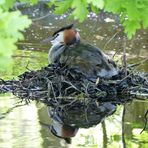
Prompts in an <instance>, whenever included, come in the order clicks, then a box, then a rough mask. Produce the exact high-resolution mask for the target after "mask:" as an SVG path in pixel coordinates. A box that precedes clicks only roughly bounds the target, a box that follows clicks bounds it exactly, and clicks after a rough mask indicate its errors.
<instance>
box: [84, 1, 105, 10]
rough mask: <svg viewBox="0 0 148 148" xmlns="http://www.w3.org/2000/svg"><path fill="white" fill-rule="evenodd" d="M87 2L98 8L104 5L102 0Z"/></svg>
mask: <svg viewBox="0 0 148 148" xmlns="http://www.w3.org/2000/svg"><path fill="white" fill-rule="evenodd" d="M87 2H88V3H90V4H92V5H93V6H94V7H97V8H99V9H103V7H104V0H87Z"/></svg>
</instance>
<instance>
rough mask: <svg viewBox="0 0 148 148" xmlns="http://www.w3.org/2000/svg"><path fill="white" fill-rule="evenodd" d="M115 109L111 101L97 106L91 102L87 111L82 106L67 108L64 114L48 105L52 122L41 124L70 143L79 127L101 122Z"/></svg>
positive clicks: (87, 126)
mask: <svg viewBox="0 0 148 148" xmlns="http://www.w3.org/2000/svg"><path fill="white" fill-rule="evenodd" d="M115 111H116V105H115V104H113V103H111V102H104V103H101V104H100V105H99V106H98V105H96V104H91V105H90V106H88V111H87V112H86V110H85V109H84V108H83V107H82V108H81V107H80V108H79V110H78V109H74V108H69V109H68V110H66V114H65V113H63V112H61V111H60V110H59V111H58V110H57V109H56V110H55V108H52V107H48V115H49V117H50V118H51V119H52V123H51V124H50V125H49V124H46V123H43V122H40V123H41V125H43V126H46V127H48V128H49V130H50V132H51V133H52V134H53V135H55V136H56V137H58V138H62V139H64V140H65V142H66V143H67V144H70V143H71V138H72V137H74V136H76V134H77V132H78V130H79V128H89V127H92V126H94V125H97V124H99V123H100V122H102V121H103V120H104V119H105V118H106V117H107V116H109V115H112V114H113V113H114V112H115ZM86 116H87V117H86Z"/></svg>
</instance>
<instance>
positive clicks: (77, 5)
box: [72, 0, 89, 22]
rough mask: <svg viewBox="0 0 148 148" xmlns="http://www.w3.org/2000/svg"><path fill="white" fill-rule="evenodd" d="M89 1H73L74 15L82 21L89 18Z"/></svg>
mask: <svg viewBox="0 0 148 148" xmlns="http://www.w3.org/2000/svg"><path fill="white" fill-rule="evenodd" d="M87 7H88V3H87V1H85V0H74V1H73V3H72V8H73V9H74V11H73V13H72V15H73V16H74V17H75V18H76V19H78V20H79V21H80V22H83V21H84V20H85V19H86V18H87V14H88V13H89V11H88V9H87Z"/></svg>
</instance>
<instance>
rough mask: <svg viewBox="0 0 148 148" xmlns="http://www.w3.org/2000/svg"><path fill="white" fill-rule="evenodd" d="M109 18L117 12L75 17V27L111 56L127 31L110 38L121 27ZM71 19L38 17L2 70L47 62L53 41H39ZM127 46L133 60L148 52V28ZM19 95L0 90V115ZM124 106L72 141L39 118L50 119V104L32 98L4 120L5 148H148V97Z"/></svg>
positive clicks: (1, 142)
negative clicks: (147, 121)
mask: <svg viewBox="0 0 148 148" xmlns="http://www.w3.org/2000/svg"><path fill="white" fill-rule="evenodd" d="M105 18H112V16H110V15H107V16H106V15H100V16H99V18H96V17H95V16H94V17H91V18H89V19H88V20H87V21H86V22H85V23H83V24H79V23H76V28H77V29H79V30H80V34H81V37H82V38H83V41H84V42H89V43H91V44H93V45H95V46H98V47H100V48H101V49H104V50H105V51H106V53H108V54H109V55H110V56H111V55H113V54H114V53H115V51H116V50H119V49H122V48H123V44H122V43H123V42H122V41H123V40H122V36H123V33H122V31H119V33H118V34H117V35H116V36H115V38H113V39H112V40H111V41H110V42H109V40H110V39H111V38H112V37H113V35H114V34H115V33H116V32H117V30H119V29H120V28H119V27H118V25H117V24H116V23H115V22H108V23H106V22H105V21H104V19H105ZM70 22H71V21H69V20H67V18H65V17H64V16H63V18H58V17H55V16H53V15H49V16H48V17H46V18H44V19H42V20H39V21H34V22H33V24H32V26H31V27H30V28H29V29H28V30H27V31H26V33H25V38H26V40H25V41H24V42H19V43H18V46H19V49H20V50H17V51H16V52H15V53H14V55H13V65H12V68H11V69H10V71H9V72H3V73H0V77H1V78H3V79H12V78H15V79H17V76H18V75H20V74H22V73H23V72H25V71H29V70H35V69H40V68H41V67H43V66H46V65H47V64H48V61H47V59H48V58H47V53H48V49H49V48H50V46H51V45H50V44H49V45H47V46H43V45H41V44H40V41H41V40H43V39H44V38H46V37H48V36H49V35H51V33H53V31H54V30H55V29H56V28H59V27H61V26H63V25H65V24H67V23H70ZM22 49H23V50H22ZM127 50H128V54H127V57H128V62H129V63H135V62H136V63H137V62H139V61H141V60H143V59H144V58H146V57H148V31H147V30H141V31H139V33H138V34H136V37H135V38H133V40H131V41H128V44H127ZM121 56H122V52H119V53H118V54H117V56H116V57H115V60H118V61H121V60H120V59H121ZM139 70H140V71H147V72H148V63H144V64H142V65H141V67H140V68H139ZM18 101H20V100H19V98H16V97H15V96H13V95H12V94H1V95H0V116H2V113H4V112H6V111H7V110H8V109H9V108H11V107H13V106H15V105H16V103H17V102H18ZM123 108H124V107H123V106H118V107H117V111H116V112H115V113H114V115H112V116H110V117H108V118H106V119H105V120H104V122H103V123H101V124H99V125H97V126H95V127H92V128H89V129H80V130H79V131H78V133H77V135H76V136H75V137H74V138H73V139H72V144H71V145H67V144H66V143H65V142H64V141H63V140H62V139H59V138H57V137H55V136H54V135H52V134H51V133H50V132H49V130H48V129H47V128H46V127H42V126H41V125H40V124H39V121H42V122H46V123H50V122H51V119H49V117H48V115H47V111H46V110H47V109H46V106H45V105H44V104H35V102H31V103H30V104H29V105H27V106H22V107H18V108H15V109H14V110H13V111H12V112H10V113H9V114H7V115H6V117H5V118H3V119H1V120H0V148H59V147H64V148H66V147H69V148H83V147H86V148H122V147H125V145H126V147H127V148H148V128H147V129H146V131H144V132H143V133H142V134H140V132H141V130H142V129H143V127H144V114H145V112H146V111H147V110H148V101H146V100H135V101H133V102H129V103H127V104H126V105H125V108H126V109H125V114H124V116H123ZM123 117H124V118H123ZM123 119H124V131H123V129H122V127H123V123H122V120H123Z"/></svg>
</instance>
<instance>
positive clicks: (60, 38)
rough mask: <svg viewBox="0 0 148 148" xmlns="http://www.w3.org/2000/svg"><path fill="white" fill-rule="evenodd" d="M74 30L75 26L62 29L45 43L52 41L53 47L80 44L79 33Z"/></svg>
mask: <svg viewBox="0 0 148 148" xmlns="http://www.w3.org/2000/svg"><path fill="white" fill-rule="evenodd" d="M72 28H73V24H71V25H69V26H66V27H62V28H60V29H59V30H57V31H55V32H54V33H53V35H52V37H50V38H47V39H45V40H44V41H43V43H46V42H49V41H50V42H51V43H52V45H57V44H65V45H70V44H74V43H78V42H80V35H79V33H78V32H77V31H76V30H74V29H72Z"/></svg>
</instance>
